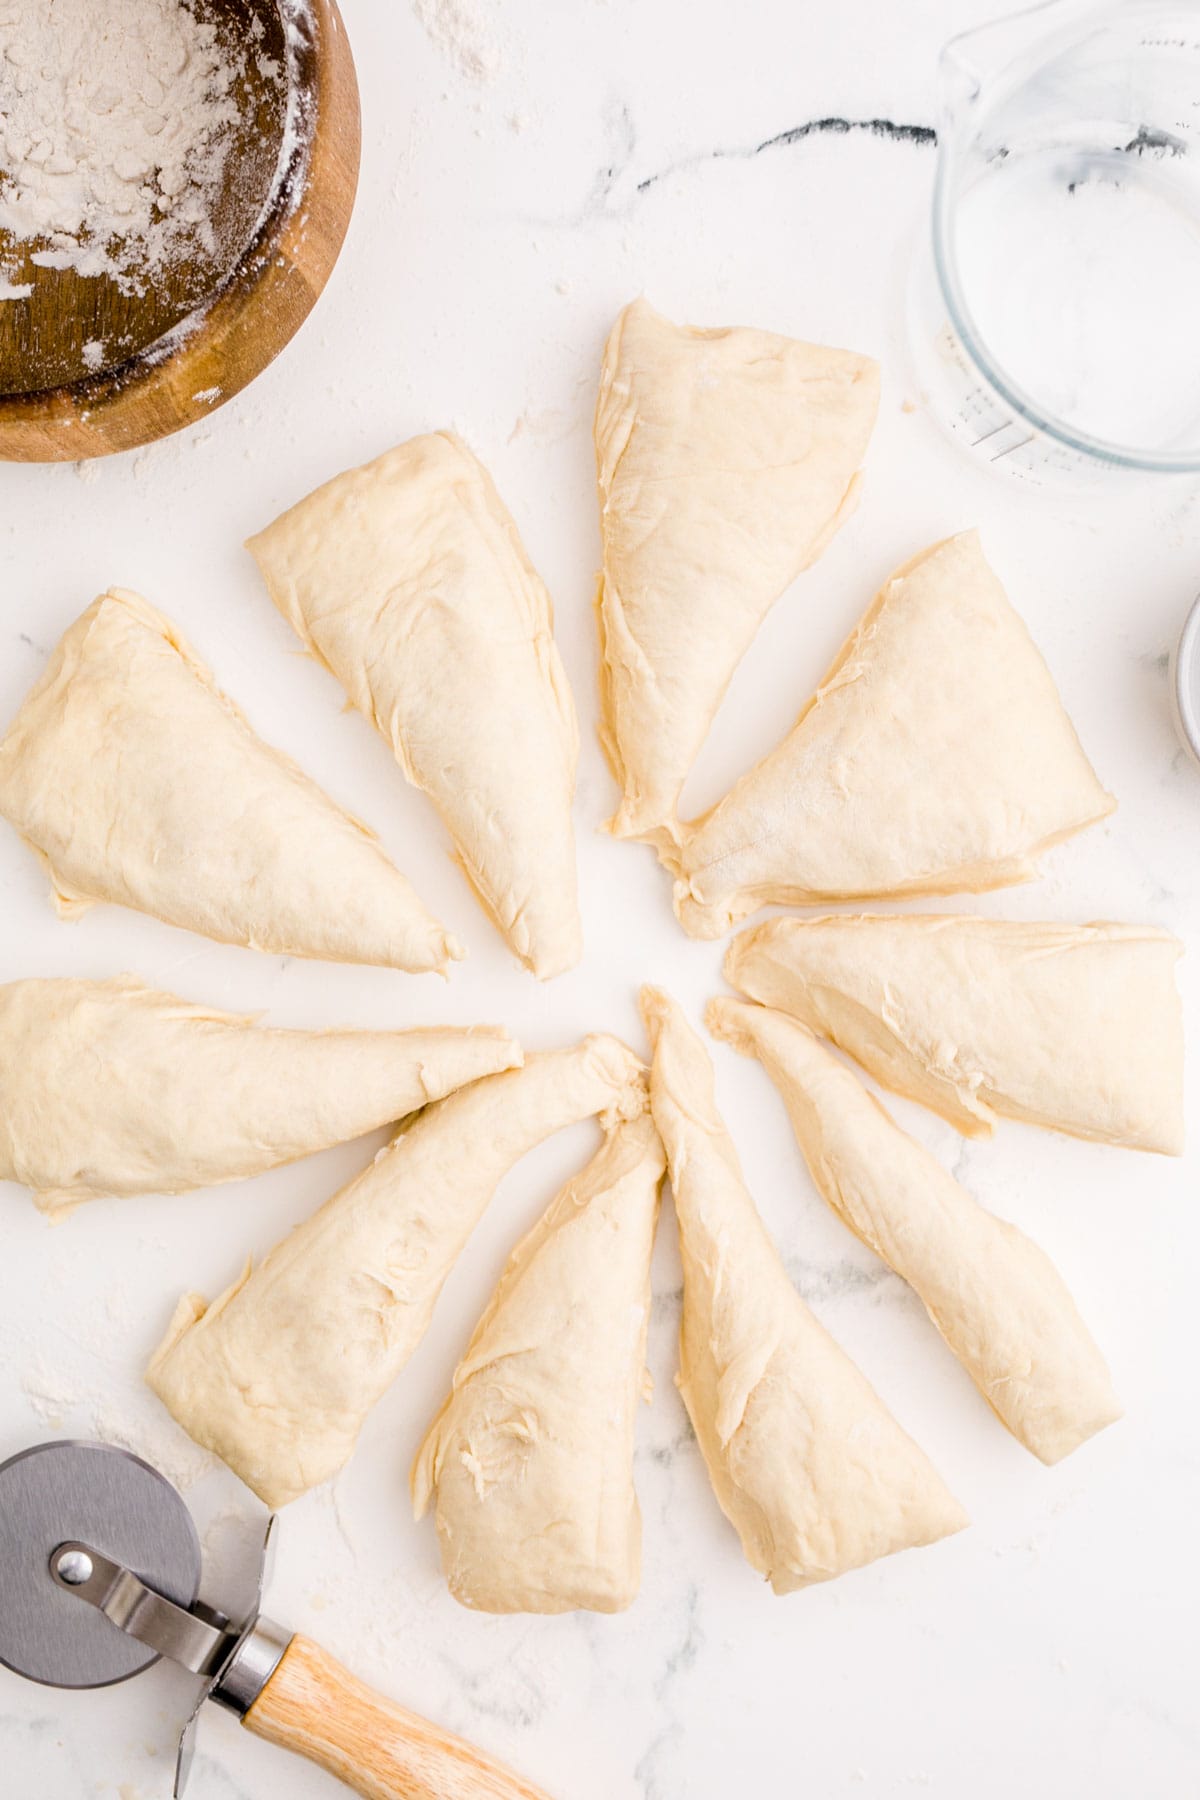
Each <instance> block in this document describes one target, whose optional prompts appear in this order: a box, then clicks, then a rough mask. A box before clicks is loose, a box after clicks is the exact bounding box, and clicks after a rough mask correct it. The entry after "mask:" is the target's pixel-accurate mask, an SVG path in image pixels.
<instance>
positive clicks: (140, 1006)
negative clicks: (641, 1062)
mask: <svg viewBox="0 0 1200 1800" xmlns="http://www.w3.org/2000/svg"><path fill="white" fill-rule="evenodd" d="M520 1062H521V1049H520V1045H519V1044H517V1043H515V1042H514V1040H513V1039H512V1038H511V1037H509V1035H508V1033H507V1032H506V1031H501V1030H499V1029H496V1028H493V1027H490V1026H476V1027H473V1028H472V1029H470V1030H462V1029H456V1028H453V1027H450V1026H437V1027H433V1028H432V1029H430V1030H427V1031H277V1030H269V1029H267V1028H266V1027H265V1026H260V1025H258V1024H256V1023H255V1021H254V1019H252V1018H249V1017H247V1016H246V1015H244V1014H241V1013H224V1012H218V1011H216V1010H215V1009H214V1008H212V1007H208V1006H196V1005H193V1004H192V1002H191V1001H189V1000H179V999H177V998H176V997H175V996H174V995H173V994H164V993H159V992H156V991H155V990H154V989H153V988H149V987H146V986H145V985H144V983H142V982H140V981H138V980H136V979H135V978H134V977H132V976H122V977H120V978H118V979H117V980H115V981H77V980H69V979H64V980H56V981H17V982H13V983H12V984H11V985H10V986H8V987H0V1069H2V1070H3V1071H4V1078H3V1084H2V1085H0V1180H7V1181H22V1182H24V1183H25V1185H26V1186H27V1187H30V1188H32V1189H33V1194H34V1198H35V1200H36V1201H37V1203H38V1205H39V1206H40V1207H42V1208H43V1210H44V1211H46V1212H59V1211H64V1210H67V1209H69V1208H70V1207H72V1206H75V1205H77V1204H78V1202H80V1201H81V1200H95V1199H99V1198H101V1197H103V1196H105V1195H113V1194H121V1195H124V1194H181V1193H185V1192H186V1191H187V1190H188V1189H190V1188H200V1187H210V1186H212V1185H213V1184H214V1183H216V1182H221V1181H240V1180H241V1179H242V1178H243V1177H245V1176H248V1175H259V1174H261V1173H262V1172H263V1170H264V1169H273V1168H275V1167H276V1166H277V1165H278V1164H279V1163H288V1162H294V1161H295V1160H296V1158H297V1157H300V1156H308V1155H309V1154H310V1153H311V1152H312V1151H314V1150H324V1149H327V1148H328V1146H329V1145H330V1144H340V1143H342V1142H344V1141H345V1140H346V1139H348V1138H355V1137H361V1136H362V1134H363V1133H364V1132H367V1131H374V1130H375V1129H376V1127H378V1126H380V1125H388V1124H391V1123H392V1122H393V1121H395V1120H397V1119H400V1118H403V1117H404V1116H405V1115H406V1114H408V1113H411V1112H414V1111H415V1110H416V1109H417V1108H418V1107H422V1106H425V1105H426V1104H427V1103H428V1102H429V1101H431V1100H437V1099H440V1098H441V1096H442V1095H443V1094H448V1093H450V1092H451V1091H452V1090H453V1089H454V1088H458V1087H462V1086H463V1084H464V1083H466V1082H469V1081H477V1080H478V1079H479V1077H480V1076H481V1075H490V1074H491V1073H492V1072H493V1071H494V1070H497V1069H509V1068H512V1067H513V1065H514V1064H519V1063H520Z"/></svg>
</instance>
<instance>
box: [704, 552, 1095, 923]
mask: <svg viewBox="0 0 1200 1800" xmlns="http://www.w3.org/2000/svg"><path fill="white" fill-rule="evenodd" d="M1115 806H1116V802H1115V801H1114V800H1113V798H1112V796H1111V795H1110V794H1107V793H1105V791H1104V789H1103V788H1102V787H1101V786H1100V783H1099V782H1098V781H1097V779H1096V777H1095V774H1094V773H1093V771H1092V768H1091V765H1090V763H1089V762H1088V760H1087V758H1086V756H1085V755H1084V753H1083V751H1082V749H1081V748H1080V745H1079V739H1078V738H1077V737H1076V735H1075V731H1074V728H1073V727H1072V725H1071V721H1070V720H1069V719H1068V717H1067V715H1066V713H1065V712H1064V711H1063V706H1062V702H1061V700H1060V699H1059V697H1058V693H1057V690H1056V689H1055V686H1054V681H1053V678H1052V677H1051V674H1050V671H1049V670H1048V669H1047V667H1046V665H1045V663H1044V662H1043V661H1042V658H1041V655H1040V654H1039V652H1038V650H1037V648H1036V646H1035V645H1034V643H1033V640H1032V638H1031V637H1030V635H1029V633H1028V631H1027V630H1026V628H1025V626H1024V624H1023V623H1022V621H1021V619H1020V618H1019V617H1018V615H1017V614H1016V613H1015V612H1014V610H1013V608H1012V607H1011V606H1010V604H1009V602H1008V600H1007V598H1006V596H1005V593H1004V589H1003V588H1002V587H1001V585H1000V583H999V582H998V581H997V579H996V577H995V575H994V574H993V573H992V571H991V569H990V568H989V567H988V564H987V563H986V561H985V560H984V556H983V551H982V550H981V548H980V544H979V535H978V533H977V532H974V531H967V532H963V533H962V535H961V536H959V537H953V538H947V539H946V540H945V542H944V543H940V544H935V545H934V546H933V548H932V549H929V550H925V551H923V552H922V553H921V555H920V556H917V557H914V559H913V560H912V562H910V563H908V564H907V565H906V566H905V567H904V568H902V569H900V570H899V571H898V572H897V573H896V574H895V575H893V576H892V578H891V580H890V581H888V582H887V583H886V585H885V586H884V587H883V589H882V591H881V592H880V593H879V594H878V595H877V597H876V599H875V601H874V602H873V604H872V605H871V606H870V608H869V609H868V611H867V613H866V614H865V616H864V617H863V619H862V620H861V621H860V623H859V624H858V625H857V626H856V627H855V629H854V631H853V632H852V633H851V634H850V637H849V638H848V639H847V641H846V643H845V644H844V645H843V646H842V648H841V650H840V651H839V652H838V655H837V657H836V658H835V660H834V663H833V666H832V668H831V669H830V670H829V672H828V674H827V675H826V676H825V679H824V680H823V681H822V683H821V686H820V687H819V688H818V689H817V692H816V693H815V694H814V696H813V698H812V699H811V700H810V701H809V702H808V705H807V706H806V707H805V708H804V711H803V712H802V713H801V714H800V717H799V719H798V720H797V722H796V724H795V725H794V726H793V727H792V730H791V731H790V732H789V734H788V735H787V737H785V738H784V739H783V741H782V743H780V744H778V745H777V746H776V748H775V749H774V750H772V751H771V752H770V754H769V755H768V756H765V757H764V758H763V760H762V761H761V762H760V763H758V764H757V766H756V767H755V768H753V769H751V770H750V771H749V772H748V773H747V774H745V775H743V776H742V778H741V780H740V781H739V782H737V784H736V785H735V786H734V787H733V788H732V789H731V790H730V792H729V793H728V794H727V795H726V796H725V798H724V799H723V800H721V801H719V802H718V804H717V805H716V806H715V807H713V808H712V810H711V811H710V812H708V813H706V814H705V816H704V817H703V818H702V819H699V820H697V821H696V823H695V824H694V825H692V826H690V827H686V828H685V830H684V833H683V843H682V846H681V848H680V850H679V853H678V857H677V858H676V861H675V864H674V865H673V866H675V867H676V868H677V871H678V875H679V879H678V881H677V882H676V885H675V910H676V912H677V913H678V915H679V918H680V921H681V923H682V924H683V926H684V928H685V929H686V930H687V931H688V932H690V933H691V934H692V936H693V937H719V936H721V934H722V933H723V932H725V931H728V930H729V928H730V926H731V925H736V924H738V923H739V921H740V920H742V919H744V918H746V917H747V915H748V914H750V913H752V912H754V911H756V910H757V908H758V907H760V906H765V905H767V904H769V903H770V902H779V903H781V904H783V905H791V906H813V905H822V904H825V903H827V902H829V901H831V900H857V899H869V898H871V897H873V896H878V895H887V894H952V893H978V892H980V891H981V890H983V889H986V888H998V887H1007V886H1010V885H1012V884H1013V883H1015V882H1021V881H1029V880H1032V878H1033V877H1034V876H1035V875H1036V874H1037V857H1038V856H1039V854H1040V853H1041V852H1042V851H1044V850H1047V849H1049V848H1050V847H1051V846H1052V845H1054V844H1057V843H1059V842H1060V841H1061V840H1062V839H1063V838H1066V837H1070V836H1071V835H1072V834H1073V833H1074V832H1077V831H1082V830H1083V829H1084V827H1085V826H1088V825H1092V824H1094V823H1095V822H1096V821H1097V820H1098V819H1103V818H1106V817H1107V816H1108V814H1109V813H1111V812H1112V811H1113V810H1114V808H1115Z"/></svg>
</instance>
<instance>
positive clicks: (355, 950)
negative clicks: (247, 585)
mask: <svg viewBox="0 0 1200 1800" xmlns="http://www.w3.org/2000/svg"><path fill="white" fill-rule="evenodd" d="M0 813H3V814H4V816H5V817H6V818H8V819H9V820H11V822H12V824H13V825H15V826H16V828H17V830H18V831H19V832H20V833H21V836H22V837H23V838H25V839H26V841H27V842H28V843H29V844H30V845H31V846H32V847H33V849H34V850H35V851H37V853H38V854H39V856H40V857H41V858H42V860H43V861H44V862H45V864H46V866H47V868H48V869H49V871H50V876H51V880H52V882H53V886H54V895H55V899H56V901H57V903H58V907H59V910H60V912H62V913H63V914H65V915H66V916H68V917H70V916H74V915H75V914H78V913H80V912H82V911H83V910H84V909H85V908H86V907H88V906H91V905H92V904H93V902H95V901H98V900H106V901H111V902H113V903H114V904H116V905H118V906H132V907H136V908H137V909H138V910H139V911H141V912H146V913H152V914H153V915H154V916H155V917H156V918H159V919H165V920H166V922H167V923H168V924H169V925H182V926H186V927H187V928H188V930H190V931H199V932H202V933H203V934H204V936H206V937H210V938H216V939H217V940H218V941H219V942H221V943H225V944H246V945H249V946H251V947H252V948H253V949H256V950H269V951H271V952H273V953H275V954H276V955H284V956H316V957H328V958H330V959H331V960H333V961H335V962H354V963H373V964H378V965H380V966H384V967H390V968H397V969H412V970H421V969H440V970H442V971H444V970H445V967H446V962H447V959H448V958H450V957H458V956H461V954H462V952H461V950H460V949H459V948H458V946H457V944H456V943H455V942H454V939H453V938H451V937H449V936H448V935H447V933H446V931H445V930H444V929H443V927H442V926H441V925H439V924H438V923H437V921H436V919H434V918H432V917H431V916H430V914H429V913H428V912H426V910H425V908H424V906H423V905H422V904H421V902H420V900H419V899H418V898H417V896H416V894H415V893H414V892H413V890H412V888H411V887H410V886H409V884H408V882H407V881H406V880H405V879H404V876H403V875H401V874H400V873H399V872H398V871H397V870H396V869H395V868H393V866H392V864H391V863H390V862H389V861H388V859H387V857H386V856H385V855H384V853H383V850H382V848H381V847H380V845H379V842H378V840H377V839H376V838H375V836H374V835H373V834H372V833H371V832H370V831H368V830H367V829H366V827H365V826H363V825H360V824H359V823H358V821H357V820H355V819H352V818H351V817H350V816H349V814H347V813H344V812H342V811H341V809H340V808H339V807H337V806H335V805H334V803H333V801H332V800H330V799H329V797H328V795H326V794H324V793H323V792H322V791H321V789H320V788H319V787H317V786H316V784H315V783H314V782H312V781H310V780H309V779H308V777H307V775H305V774H304V773H303V772H302V771H301V770H300V769H299V768H298V767H297V765H296V764H295V763H294V762H292V760H291V759H290V757H287V756H284V755H282V754H281V752H279V751H278V750H273V749H271V747H270V746H269V745H268V744H265V743H264V742H263V741H262V739H261V738H259V737H257V736H256V735H255V733H254V732H253V731H252V730H251V729H250V726H249V725H248V724H247V723H246V720H245V719H244V718H243V717H242V715H241V713H240V712H239V711H238V710H237V708H236V707H235V706H234V704H233V702H232V701H231V700H229V699H228V698H227V696H226V695H224V694H223V693H222V692H221V690H220V689H219V688H218V687H217V685H216V683H215V681H214V679H213V675H212V671H211V670H210V669H208V668H206V667H205V665H204V663H203V662H201V660H200V658H199V657H198V656H197V655H196V653H195V651H194V650H192V649H191V647H190V646H189V645H188V644H187V643H186V641H185V640H184V639H183V638H182V637H181V636H180V634H179V633H178V632H177V631H176V629H175V627H174V626H173V625H172V624H171V622H170V621H169V620H168V619H166V618H164V617H163V615H162V613H159V612H156V611H155V610H154V608H153V607H152V606H150V605H148V604H147V602H146V601H145V600H143V599H141V598H140V597H139V596H138V595H137V594H131V593H127V592H126V591H125V590H124V589H120V588H114V589H111V590H110V591H109V592H108V593H107V594H102V595H101V596H100V598H99V599H98V600H97V601H95V602H94V604H93V605H91V606H89V607H88V609H87V611H86V612H85V613H84V614H83V615H82V617H81V618H79V619H77V620H76V622H75V624H74V625H72V626H71V628H70V630H69V631H68V632H67V633H66V635H65V637H64V638H63V639H62V641H61V643H60V644H59V646H58V648H57V650H56V651H55V652H54V655H53V656H52V658H51V659H50V665H49V667H48V668H47V670H46V672H45V674H44V675H43V676H42V679H41V680H40V681H39V682H38V683H37V686H36V687H35V688H34V689H33V690H32V692H31V693H30V694H29V696H28V698H27V699H26V701H25V704H24V706H23V707H22V709H21V711H20V712H19V713H18V715H17V717H16V719H15V720H14V722H13V724H12V725H11V726H10V728H9V731H8V734H7V736H6V737H5V738H4V740H3V742H0Z"/></svg>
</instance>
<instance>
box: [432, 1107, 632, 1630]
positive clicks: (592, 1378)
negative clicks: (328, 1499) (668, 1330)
mask: <svg viewBox="0 0 1200 1800" xmlns="http://www.w3.org/2000/svg"><path fill="white" fill-rule="evenodd" d="M664 1168H665V1163H664V1158H663V1149H662V1144H661V1142H660V1140H659V1136H658V1132H657V1131H656V1130H655V1128H654V1122H653V1120H652V1119H651V1118H650V1116H649V1113H648V1112H643V1113H642V1114H641V1115H640V1117H637V1118H633V1119H629V1120H624V1121H621V1122H619V1123H617V1124H616V1125H615V1126H614V1127H613V1128H612V1129H611V1130H610V1132H609V1134H608V1136H607V1138H606V1140H605V1143H604V1145H603V1147H602V1148H601V1149H600V1150H599V1151H598V1153H597V1154H596V1156H594V1157H593V1159H592V1161H591V1162H590V1163H589V1164H588V1165H587V1167H586V1168H585V1169H584V1170H583V1171H582V1173H581V1174H579V1175H577V1176H576V1177H575V1178H574V1180H573V1181H570V1182H568V1183H567V1185H566V1187H565V1188H563V1190H562V1192H561V1193H560V1194H559V1196H558V1198H557V1199H556V1200H555V1201H554V1202H553V1204H552V1205H551V1207H550V1208H549V1210H548V1211H547V1212H546V1213H545V1215H544V1216H543V1218H542V1219H541V1220H540V1222H539V1223H538V1224H537V1225H535V1226H534V1228H533V1230H532V1231H531V1232H530V1233H529V1234H528V1236H527V1237H525V1238H524V1239H523V1240H522V1241H521V1243H520V1244H518V1246H517V1248H516V1249H515V1250H514V1252H513V1254H512V1258H511V1260H510V1261H509V1264H508V1267H507V1268H506V1269H505V1271H504V1274H503V1275H502V1276H501V1278H500V1284H499V1286H498V1287H497V1289H496V1292H495V1294H494V1295H493V1297H492V1300H491V1303H490V1305H489V1306H488V1308H487V1311H486V1312H485V1313H484V1315H483V1317H482V1318H481V1319H480V1321H479V1324H478V1326H477V1327H476V1330H475V1334H474V1336H473V1337H472V1339H471V1341H470V1343H469V1345H468V1346H467V1352H466V1355H465V1356H464V1357H463V1360H462V1362H461V1363H460V1364H459V1366H458V1369H457V1371H456V1372H455V1376H454V1385H453V1388H452V1390H451V1393H450V1396H449V1398H448V1399H447V1401H446V1403H445V1405H444V1406H443V1407H442V1409H441V1411H440V1413H439V1414H438V1416H437V1418H436V1419H435V1420H434V1422H433V1424H432V1426H431V1427H430V1430H429V1433H428V1435H427V1437H426V1439H425V1442H424V1443H423V1445H422V1446H421V1449H420V1452H419V1453H418V1456H417V1459H416V1462H415V1464H414V1467H413V1474H412V1494H413V1509H414V1512H415V1514H416V1516H417V1518H418V1519H419V1518H421V1517H422V1516H423V1514H424V1513H425V1511H426V1509H427V1508H428V1506H429V1504H430V1502H431V1501H433V1503H434V1508H435V1516H436V1520H437V1530H438V1538H439V1540H440V1543H441V1550H442V1567H443V1568H444V1570H445V1573H446V1580H447V1581H448V1582H449V1584H450V1592H451V1593H452V1594H453V1595H454V1597H455V1599H456V1600H459V1601H461V1602H462V1604H463V1605H464V1606H471V1607H475V1608H477V1609H478V1610H480V1611H482V1612H494V1613H509V1612H537V1613H558V1612H567V1611H569V1610H570V1609H572V1608H574V1607H588V1608H590V1609H591V1610H592V1611H594V1612H619V1611H620V1610H621V1609H622V1608H624V1607H626V1606H629V1605H630V1604H631V1602H632V1601H633V1599H634V1598H635V1596H636V1594H637V1590H638V1585H639V1582H640V1580H641V1561H642V1520H641V1513H640V1511H639V1509H638V1502H637V1494H636V1492H635V1491H634V1485H633V1447H634V1423H635V1418H636V1415H637V1408H638V1403H639V1401H640V1400H641V1399H642V1397H643V1391H644V1385H645V1379H646V1371H645V1362H646V1329H647V1325H648V1323H649V1317H650V1253H651V1250H652V1249H653V1247H654V1228H655V1224H656V1222H657V1219H658V1200H659V1189H660V1187H661V1184H662V1177H663V1172H664Z"/></svg>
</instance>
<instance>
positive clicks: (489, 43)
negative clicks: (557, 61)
mask: <svg viewBox="0 0 1200 1800" xmlns="http://www.w3.org/2000/svg"><path fill="white" fill-rule="evenodd" d="M2 5H3V0H0V6H2ZM413 10H414V12H415V13H416V15H417V18H418V19H419V21H420V23H421V25H422V26H423V27H424V30H425V34H426V36H427V37H428V38H429V39H430V41H431V42H432V43H434V44H436V45H437V48H438V49H439V50H440V51H441V52H442V55H443V56H445V57H446V58H447V59H448V60H449V61H450V62H451V63H453V65H454V67H455V68H456V69H457V70H458V72H459V74H460V75H465V76H466V78H467V80H468V81H474V82H478V84H479V85H480V86H481V87H484V86H486V85H488V84H489V83H490V82H493V81H495V80H496V77H497V76H498V75H499V73H500V71H501V69H502V68H503V66H504V56H503V53H502V51H501V49H500V44H499V41H498V39H497V37H496V34H495V31H494V30H493V27H492V14H493V8H492V7H491V6H489V5H488V4H487V3H486V0H413Z"/></svg>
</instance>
